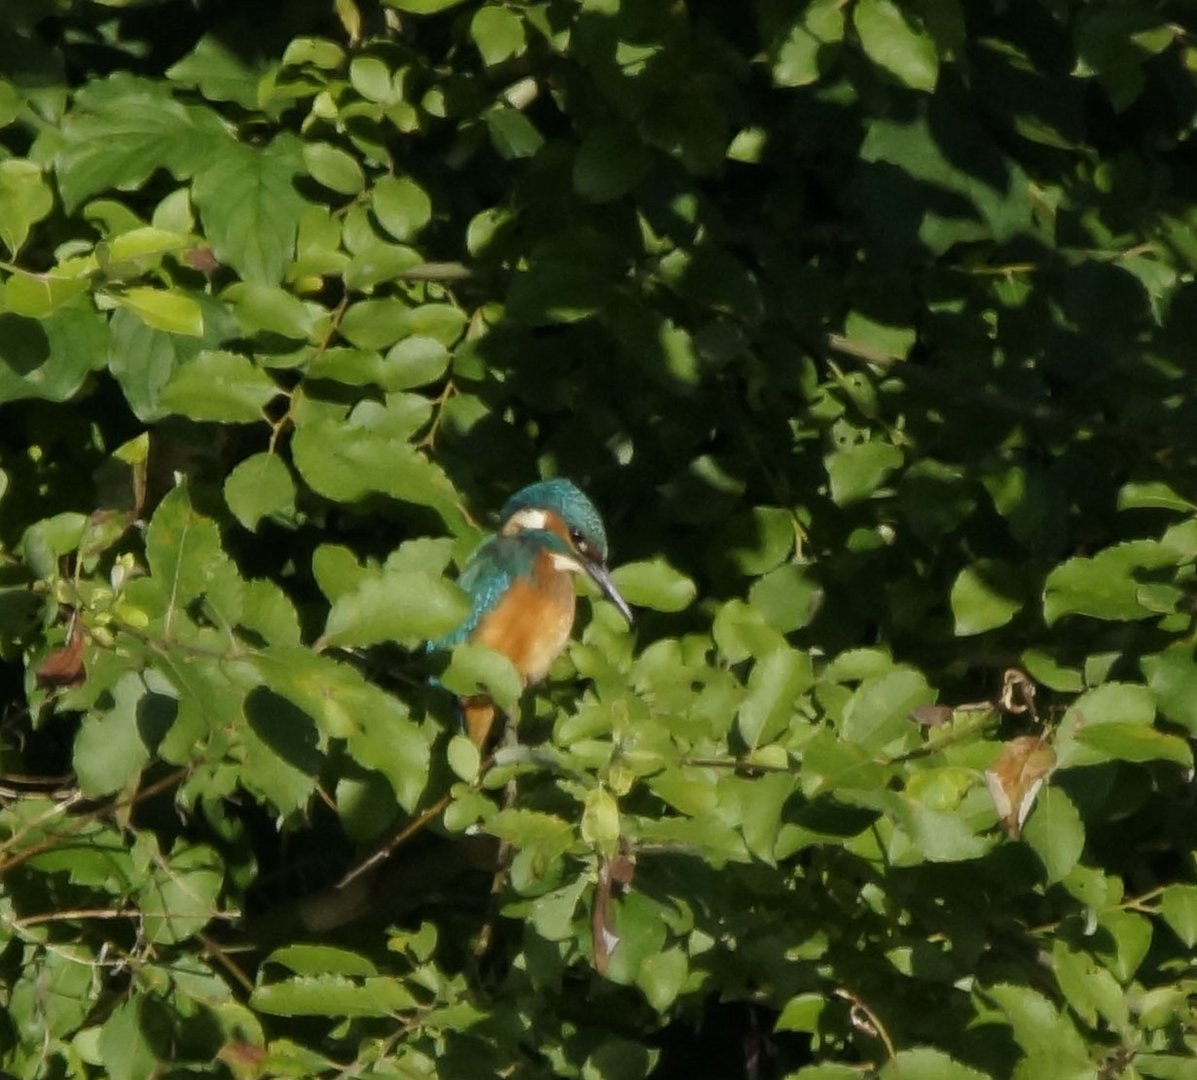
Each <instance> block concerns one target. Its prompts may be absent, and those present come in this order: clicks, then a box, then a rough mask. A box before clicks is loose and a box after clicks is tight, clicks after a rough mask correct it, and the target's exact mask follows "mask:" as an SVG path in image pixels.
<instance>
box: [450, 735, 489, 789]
mask: <svg viewBox="0 0 1197 1080" xmlns="http://www.w3.org/2000/svg"><path fill="white" fill-rule="evenodd" d="M445 758H446V760H447V761H448V762H449V768H450V769H452V770H453V775H454V776H456V777H457V778H458V779H460V780H464V781H465V782H466V783H467V784H472V783H473V782H474V781H475V780H476V779H477V778H478V770H479V768H480V766H481V764H482V754H481V752H480V751H479V749H478V747H477V746H476V745H475V744H474V742H473V740H472V739H470V738H469V736H467V735H454V736H453V738H451V739H450V740H449V746H448V747H447V749H446V750H445Z"/></svg>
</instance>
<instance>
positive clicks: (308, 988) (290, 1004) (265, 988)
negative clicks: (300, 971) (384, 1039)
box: [249, 975, 420, 1017]
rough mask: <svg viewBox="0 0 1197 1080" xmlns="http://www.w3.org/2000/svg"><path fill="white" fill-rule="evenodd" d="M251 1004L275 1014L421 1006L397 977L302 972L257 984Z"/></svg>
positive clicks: (360, 1012)
mask: <svg viewBox="0 0 1197 1080" xmlns="http://www.w3.org/2000/svg"><path fill="white" fill-rule="evenodd" d="M249 1002H250V1005H251V1006H252V1007H253V1008H254V1009H258V1010H260V1011H261V1012H264V1013H269V1014H270V1015H272V1016H322V1017H328V1016H349V1017H353V1016H379V1017H385V1016H396V1015H397V1014H399V1013H403V1012H406V1011H409V1010H414V1009H416V1008H418V1007H419V1004H420V1002H419V999H418V998H416V996H415V995H414V994H413V993H412V992H411V991H410V990H409V989H408V988H407V987H406V986H404V985H403V983H401V982H400V981H399V980H398V979H391V978H386V977H384V976H376V977H374V978H365V979H351V978H349V977H347V976H344V975H299V976H296V977H295V978H293V979H284V980H281V981H279V982H274V983H267V984H265V985H259V986H257V987H255V989H254V991H253V993H252V994H250V997H249Z"/></svg>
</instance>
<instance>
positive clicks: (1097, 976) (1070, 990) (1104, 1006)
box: [1052, 939, 1130, 1030]
mask: <svg viewBox="0 0 1197 1080" xmlns="http://www.w3.org/2000/svg"><path fill="white" fill-rule="evenodd" d="M1052 968H1053V969H1054V971H1055V974H1056V982H1057V983H1059V985H1060V990H1061V991H1062V992H1063V994H1064V998H1065V1000H1066V1001H1067V1002H1068V1004H1069V1006H1070V1007H1071V1008H1072V1011H1073V1012H1075V1013H1076V1014H1077V1016H1079V1017H1080V1019H1081V1020H1082V1021H1084V1023H1085V1024H1087V1025H1088V1026H1089V1027H1096V1026H1097V1022H1098V1017H1099V1016H1100V1017H1101V1018H1103V1019H1105V1020H1106V1021H1108V1022H1109V1023H1110V1025H1111V1026H1113V1027H1114V1028H1116V1029H1118V1030H1124V1029H1125V1028H1126V1026H1127V1024H1128V1023H1129V1022H1130V1016H1129V1010H1128V1008H1127V1003H1126V998H1125V996H1124V995H1123V993H1122V988H1121V987H1120V986H1119V985H1118V980H1117V979H1115V978H1114V976H1113V975H1111V974H1110V972H1109V971H1107V970H1106V969H1105V968H1104V967H1102V966H1101V965H1099V964H1098V963H1097V961H1096V960H1094V959H1093V957H1092V956H1090V955H1089V954H1088V953H1083V952H1077V951H1074V950H1073V949H1070V948H1069V947H1068V945H1067V944H1065V943H1064V942H1063V941H1061V940H1059V939H1057V940H1056V941H1054V942H1052Z"/></svg>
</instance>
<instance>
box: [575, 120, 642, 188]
mask: <svg viewBox="0 0 1197 1080" xmlns="http://www.w3.org/2000/svg"><path fill="white" fill-rule="evenodd" d="M648 167H649V157H648V151H647V150H646V149H645V147H644V144H643V143H642V142H641V141H640V137H639V135H638V134H637V132H636V129H635V128H633V127H622V126H606V127H598V128H595V129H594V130H593V131H590V132H589V133H588V134H587V135H586V137H585V138H584V139H583V140H582V142H581V145H580V146H579V147H578V153H577V156H576V157H575V158H574V169H573V181H574V190H575V191H576V192H577V193H578V194H579V195H581V196H582V198H584V199H590V200H591V201H593V202H608V201H609V200H611V199H617V198H619V197H620V196H621V195H626V194H627V193H628V192H629V191H631V190H632V189H633V188H634V187H635V186H636V185H637V184H639V183H640V181H641V179H642V178H643V177H644V174H645V173H646V172H647V171H648Z"/></svg>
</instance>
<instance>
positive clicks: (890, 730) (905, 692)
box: [840, 668, 935, 750]
mask: <svg viewBox="0 0 1197 1080" xmlns="http://www.w3.org/2000/svg"><path fill="white" fill-rule="evenodd" d="M934 700H935V692H934V691H933V690H932V689H931V688H930V687H929V686H928V685H927V680H926V679H925V678H924V677H923V676H922V675H921V674H920V673H919V672H917V671H912V670H910V669H908V668H899V669H897V670H895V671H890V672H887V673H886V674H884V675H880V676H875V677H872V678H868V679H865V680H864V681H863V682H862V683H861V684H860V687H859V688H858V689H857V690H856V692H855V693H854V694H853V695H852V697H851V698H850V699H849V701H848V704H847V705H846V706H845V708H844V719H843V723H842V724H841V726H840V735H841V736H842V737H843V738H845V739H847V740H848V741H849V742H854V743H859V744H860V745H861V746H867V747H870V748H872V749H874V750H880V749H882V748H883V747H885V746H888V745H889V744H890V743H891V742H893V741H895V740H897V739H901V738H903V737H904V736H909V735H910V734H911V729H912V726H913V725H911V723H910V719H909V717H910V714H911V712H912V711H913V710H914V709H916V708H917V707H918V706H920V705H929V704H931V702H933V701H934Z"/></svg>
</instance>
